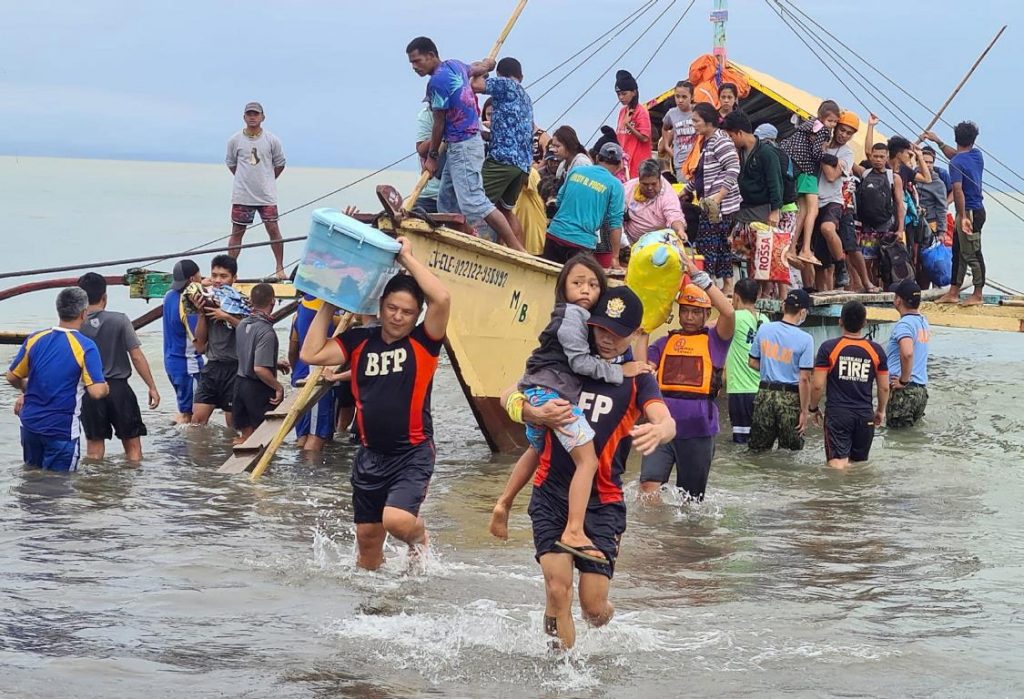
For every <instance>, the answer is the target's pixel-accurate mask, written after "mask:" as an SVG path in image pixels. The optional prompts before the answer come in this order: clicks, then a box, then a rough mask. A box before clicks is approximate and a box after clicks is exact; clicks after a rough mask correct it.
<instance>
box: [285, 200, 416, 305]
mask: <svg viewBox="0 0 1024 699" xmlns="http://www.w3.org/2000/svg"><path fill="white" fill-rule="evenodd" d="M312 218H313V220H312V223H311V224H310V227H309V238H307V240H306V250H305V251H304V252H303V254H302V262H301V263H299V269H298V272H297V273H296V275H295V287H296V288H297V289H299V290H300V291H304V292H306V293H307V294H311V295H313V296H315V297H316V298H319V299H324V300H325V301H327V302H328V303H332V304H334V305H335V306H338V307H339V308H343V309H345V310H346V311H349V312H351V313H373V314H376V313H378V311H379V310H380V296H381V293H382V292H383V291H384V285H385V284H387V283H388V280H389V279H391V277H393V276H394V275H395V273H397V272H398V267H397V263H396V262H395V256H396V255H397V254H398V251H399V250H401V249H402V246H401V245H400V244H399V243H398V242H397V241H395V240H394V239H393V238H389V237H388V236H386V235H385V234H383V233H381V232H380V231H378V230H377V229H376V228H374V227H373V226H368V225H366V224H365V223H363V222H361V221H357V220H356V219H354V218H352V217H351V216H346V215H345V214H343V213H341V212H340V211H338V210H337V209H317V210H315V211H314V212H313V217H312Z"/></svg>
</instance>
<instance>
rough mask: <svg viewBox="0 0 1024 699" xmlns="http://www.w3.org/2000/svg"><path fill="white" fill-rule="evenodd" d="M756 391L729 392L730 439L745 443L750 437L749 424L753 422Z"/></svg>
mask: <svg viewBox="0 0 1024 699" xmlns="http://www.w3.org/2000/svg"><path fill="white" fill-rule="evenodd" d="M756 397H757V394H756V393H730V394H729V422H731V423H732V441H734V442H736V443H737V444H746V443H747V441H748V440H749V439H750V426H751V425H752V424H753V423H754V398H756Z"/></svg>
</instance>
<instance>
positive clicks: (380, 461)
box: [352, 440, 434, 524]
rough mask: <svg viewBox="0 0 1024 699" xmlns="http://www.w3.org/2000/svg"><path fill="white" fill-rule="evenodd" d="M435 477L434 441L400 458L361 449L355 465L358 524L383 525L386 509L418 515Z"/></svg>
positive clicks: (353, 488)
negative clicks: (431, 479)
mask: <svg viewBox="0 0 1024 699" xmlns="http://www.w3.org/2000/svg"><path fill="white" fill-rule="evenodd" d="M433 475H434V443H433V442H432V441H430V440H427V441H426V442H422V443H420V444H417V445H416V446H414V447H411V448H409V449H407V450H405V451H401V452H398V453H396V454H380V453H378V452H375V451H373V450H372V449H367V448H366V447H359V451H357V452H356V459H355V462H354V463H353V464H352V508H353V511H354V519H355V523H356V524H378V523H380V522H381V521H383V519H384V508H385V507H397V508H398V509H400V510H405V511H406V512H409V513H410V514H413V515H418V514H419V513H420V506H421V505H422V504H423V501H424V500H425V499H426V497H427V488H428V487H429V486H430V477H431V476H433Z"/></svg>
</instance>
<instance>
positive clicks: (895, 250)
mask: <svg viewBox="0 0 1024 699" xmlns="http://www.w3.org/2000/svg"><path fill="white" fill-rule="evenodd" d="M878 267H879V272H880V273H881V275H882V281H883V282H885V286H886V287H888V286H890V285H892V284H897V283H899V282H901V281H903V280H904V279H913V278H914V263H913V260H912V259H911V257H910V251H909V250H907V246H906V245H904V244H903V242H902V241H901V240H900V239H899V237H898V236H897V235H896V234H895V233H888V234H886V235H884V236H882V239H881V244H880V245H879V246H878Z"/></svg>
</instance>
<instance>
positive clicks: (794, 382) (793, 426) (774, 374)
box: [748, 289, 814, 451]
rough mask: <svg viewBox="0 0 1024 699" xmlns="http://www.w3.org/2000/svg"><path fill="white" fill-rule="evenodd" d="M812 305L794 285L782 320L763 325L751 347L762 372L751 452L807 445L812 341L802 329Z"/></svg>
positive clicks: (755, 365)
mask: <svg viewBox="0 0 1024 699" xmlns="http://www.w3.org/2000/svg"><path fill="white" fill-rule="evenodd" d="M810 307H811V297H810V295H808V293H807V292H806V291H804V290H803V289H793V290H792V291H790V292H789V293H788V294H786V298H785V300H784V301H783V304H782V313H783V315H782V320H776V321H773V322H771V323H765V324H764V325H762V326H761V327H760V328H759V329H758V331H757V333H756V334H755V335H754V344H752V345H751V346H750V359H749V360H748V361H749V363H750V368H751V369H757V370H758V371H759V372H760V373H761V383H760V386H759V388H758V390H757V396H756V397H755V398H754V414H753V416H752V417H751V422H750V441H749V442H748V445H749V446H750V449H751V451H768V450H770V449H772V448H773V447H774V446H775V440H776V439H777V440H778V441H779V448H780V449H789V450H791V451H799V450H800V449H803V448H804V431H805V430H806V429H807V417H808V408H809V401H810V398H811V369H812V368H813V367H814V339H813V338H812V337H811V334H810V333H808V332H806V331H804V330H801V329H800V326H801V325H802V324H803V322H804V321H805V320H807V311H808V309H809V308H810Z"/></svg>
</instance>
